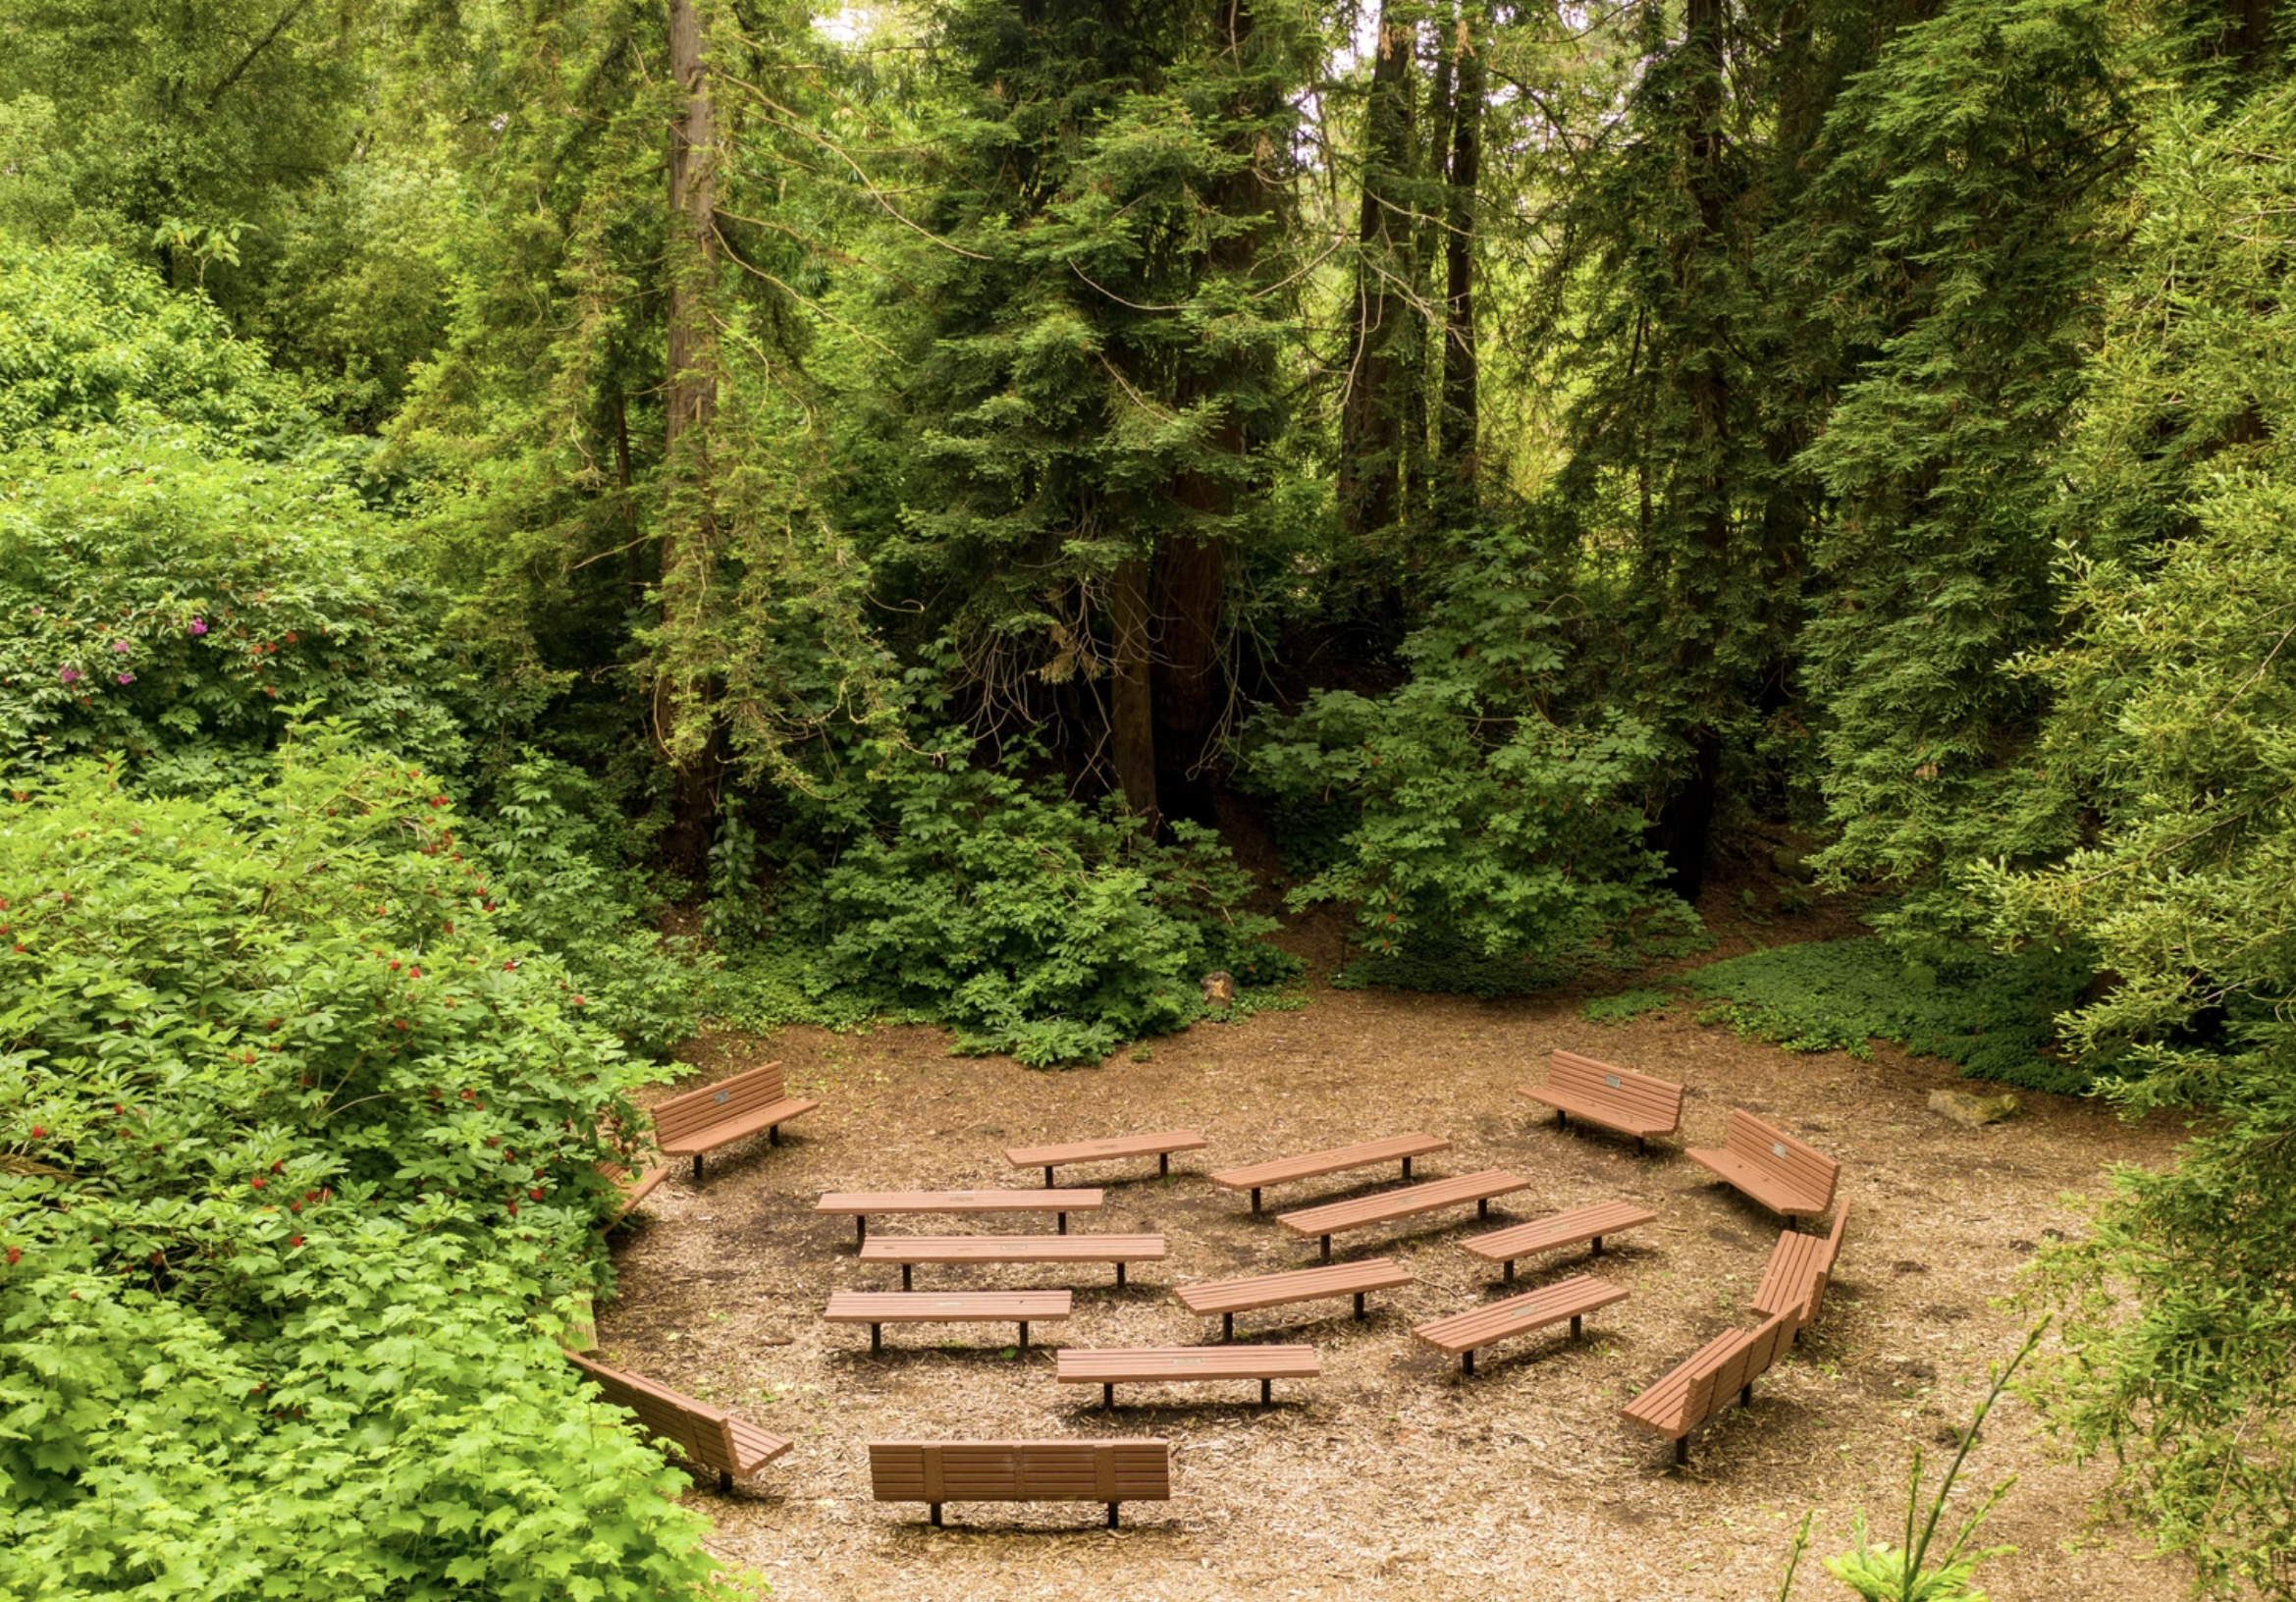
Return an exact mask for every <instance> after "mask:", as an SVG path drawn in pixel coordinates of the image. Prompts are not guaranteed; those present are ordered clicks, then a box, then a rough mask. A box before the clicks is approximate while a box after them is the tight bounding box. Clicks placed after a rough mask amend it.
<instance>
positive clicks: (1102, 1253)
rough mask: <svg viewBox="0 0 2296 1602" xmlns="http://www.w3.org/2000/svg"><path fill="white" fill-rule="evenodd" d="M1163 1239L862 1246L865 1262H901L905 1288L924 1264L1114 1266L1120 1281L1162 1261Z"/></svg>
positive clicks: (876, 1242) (876, 1239) (967, 1239)
mask: <svg viewBox="0 0 2296 1602" xmlns="http://www.w3.org/2000/svg"><path fill="white" fill-rule="evenodd" d="M1165 1250H1166V1249H1165V1244H1164V1237H1163V1236H1161V1235H878V1236H873V1237H872V1238H870V1239H869V1240H866V1241H863V1242H862V1243H861V1260H862V1261H863V1262H897V1263H899V1264H900V1265H901V1289H902V1290H904V1291H905V1290H907V1289H909V1287H910V1284H911V1276H910V1270H911V1269H912V1268H913V1267H914V1266H915V1265H916V1264H918V1263H921V1262H980V1263H1013V1262H1112V1263H1114V1264H1115V1265H1116V1283H1117V1284H1118V1285H1119V1286H1121V1285H1122V1284H1123V1283H1124V1271H1125V1267H1126V1265H1127V1264H1130V1263H1135V1262H1161V1261H1162V1260H1163V1259H1164V1255H1165Z"/></svg>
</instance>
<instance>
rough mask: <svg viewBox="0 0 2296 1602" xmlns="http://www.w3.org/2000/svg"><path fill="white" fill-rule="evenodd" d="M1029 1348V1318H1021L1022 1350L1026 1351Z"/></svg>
mask: <svg viewBox="0 0 2296 1602" xmlns="http://www.w3.org/2000/svg"><path fill="white" fill-rule="evenodd" d="M1028 1349H1029V1324H1028V1320H1027V1319H1025V1318H1024V1319H1022V1320H1021V1350H1022V1351H1023V1352H1026V1351H1027V1350H1028Z"/></svg>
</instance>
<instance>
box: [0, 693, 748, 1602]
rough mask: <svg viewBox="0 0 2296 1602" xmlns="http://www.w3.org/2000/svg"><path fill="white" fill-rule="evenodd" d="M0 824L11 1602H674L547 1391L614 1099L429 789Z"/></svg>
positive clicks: (1, 1464)
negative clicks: (393, 1600) (510, 1601)
mask: <svg viewBox="0 0 2296 1602" xmlns="http://www.w3.org/2000/svg"><path fill="white" fill-rule="evenodd" d="M120 777H121V775H120V773H119V771H118V770H116V769H111V768H106V767H104V766H100V765H97V764H94V763H76V764H69V765H63V766H60V767H55V768H51V769H49V770H48V771H46V772H45V773H44V774H39V775H37V776H32V775H28V774H26V775H20V776H18V777H16V778H15V779H14V781H13V782H11V783H9V784H8V785H7V786H6V788H5V791H4V792H0V942H5V943H4V944H0V1020H5V1022H4V1024H0V1245H4V1247H5V1264H4V1266H0V1527H5V1529H6V1530H7V1537H6V1539H5V1540H0V1594H5V1595H9V1596H20V1597H27V1598H40V1599H57V1602H64V1599H78V1598H83V1597H85V1598H93V1597H96V1596H121V1595H133V1596H150V1597H159V1596H163V1595H164V1596H185V1595H190V1596H199V1597H202V1598H215V1599H237V1598H255V1597H293V1598H298V1599H305V1598H336V1597H342V1598H349V1597H376V1596H392V1597H406V1598H434V1597H435V1598H446V1597H450V1596H453V1597H465V1596H490V1597H502V1598H533V1599H535V1602H542V1599H545V1598H550V1599H556V1598H560V1597H582V1598H616V1597H629V1598H639V1597H659V1596H662V1595H664V1594H667V1593H673V1592H681V1591H690V1590H692V1589H693V1588H694V1587H696V1586H697V1585H700V1584H702V1583H704V1582H705V1581H706V1580H707V1578H708V1576H709V1575H710V1573H711V1572H712V1568H713V1565H712V1563H711V1560H710V1559H709V1558H708V1556H707V1554H706V1553H705V1552H703V1550H702V1549H701V1547H700V1545H699V1534H700V1528H701V1526H700V1525H699V1522H697V1521H696V1520H694V1519H693V1518H692V1517H691V1516H689V1515H687V1514H685V1513H683V1512H681V1511H680V1510H679V1509H677V1508H676V1507H675V1506H674V1505H673V1504H671V1503H668V1502H667V1501H665V1500H664V1498H663V1495H662V1493H663V1492H664V1491H665V1490H668V1489H672V1488H674V1487H675V1486H677V1485H678V1484H680V1483H682V1480H681V1479H680V1477H679V1476H678V1475H677V1474H675V1473H673V1472H671V1471H669V1470H667V1468H665V1466H664V1463H663V1460H662V1458H661V1457H660V1456H659V1455H658V1453H657V1452H655V1451H654V1450H653V1449H651V1448H649V1447H646V1446H643V1445H641V1444H640V1443H639V1442H638V1441H637V1440H635V1439H634V1438H633V1437H632V1436H631V1435H630V1434H629V1433H628V1432H627V1430H626V1428H625V1427H624V1425H623V1423H622V1422H621V1421H620V1419H621V1415H618V1414H617V1413H614V1411H612V1410H609V1409H606V1408H603V1407H601V1406H598V1405H596V1404H594V1403H593V1402H591V1401H590V1400H589V1399H588V1398H587V1395H586V1393H585V1392H584V1391H583V1390H582V1389H581V1388H580V1387H579V1386H578V1385H577V1384H576V1382H575V1379H574V1376H573V1374H572V1372H571V1370H570V1369H569V1368H568V1366H567V1365H566V1364H565V1363H564V1362H563V1361H562V1360H561V1358H560V1357H559V1355H558V1353H557V1351H556V1349H555V1347H556V1343H555V1340H554V1336H555V1335H556V1333H557V1331H558V1330H559V1328H560V1327H561V1324H560V1321H559V1319H560V1314H561V1312H562V1310H563V1308H565V1306H566V1301H565V1299H566V1298H567V1297H569V1296H570V1295H572V1294H573V1293H575V1292H577V1291H582V1290H590V1289H594V1288H596V1287H598V1286H599V1285H600V1284H601V1283H602V1281H603V1279H604V1276H605V1273H606V1268H605V1262H604V1255H603V1253H602V1252H601V1251H600V1249H599V1245H598V1235H597V1229H598V1225H599V1223H600V1221H601V1218H602V1216H603V1207H604V1201H605V1198H604V1197H603V1195H602V1193H603V1191H604V1189H605V1187H604V1185H603V1182H602V1181H601V1180H600V1178H599V1177H598V1175H597V1173H596V1171H595V1168H594V1164H595V1163H596V1162H597V1161H598V1160H599V1159H600V1158H601V1157H603V1156H605V1155H606V1154H607V1152H608V1150H609V1148H608V1146H607V1144H606V1137H607V1134H608V1132H609V1130H610V1128H611V1127H612V1126H613V1125H614V1124H615V1123H616V1122H617V1121H619V1120H622V1119H626V1118H628V1117H630V1116H631V1115H632V1114H631V1108H630V1106H629V1104H628V1103H627V1102H626V1101H625V1099H624V1098H623V1095H622V1088H623V1086H624V1085H625V1083H626V1082H627V1081H628V1079H629V1076H630V1067H629V1065H628V1063H627V1061H626V1059H625V1058H624V1057H623V1055H622V1053H621V1051H620V1050H619V1048H618V1047H617V1046H616V1045H615V1044H614V1041H612V1040H611V1039H610V1038H609V1037H608V1036H607V1035H606V1034H605V1033H604V1032H602V1031H600V1030H599V1029H597V1028H596V1027H594V1026H592V1025H591V1024H589V1023H588V1022H587V1021H585V1019H584V1018H583V1015H582V1014H583V1008H584V1001H585V998H584V997H583V996H581V995H580V994H579V993H578V992H577V991H576V990H575V989H574V988H572V986H571V983H570V981H569V980H568V978H567V976H566V975H565V973H564V972H563V970H562V969H561V967H560V966H559V965H558V964H557V963H556V962H555V961H553V960H551V959H550V958H549V957H547V956H546V955H544V954H543V953H541V952H538V951H536V950H535V949H534V948H533V947H532V946H530V945H528V944H526V943H524V942H522V941H517V940H513V939H507V938H505V937H504V936H503V934H501V933H500V932H498V930H497V929H496V928H495V927H494V922H495V916H496V914H495V913H494V911H493V910H491V909H492V908H493V907H494V906H495V904H496V896H497V894H498V887H497V886H496V885H495V884H493V883H492V882H491V881H489V880H488V879H487V877H486V874H485V871H484V870H483V869H482V868H480V867H479V866H478V865H477V864H476V863H475V862H473V861H471V860H469V859H468V858H467V857H466V856H465V854H463V853H462V852H461V849H460V847H461V843H462V841H461V833H460V829H459V828H458V825H457V818H456V814H455V812H454V809H453V807H452V806H450V805H448V804H447V800H446V797H445V796H443V795H441V794H439V793H438V791H437V789H436V786H435V780H433V779H430V778H426V777H425V776H423V774H422V771H421V770H420V769H418V768H416V767H413V766H402V765H400V764H398V763H395V762H388V761H382V760H372V759H363V758H360V757H358V756H355V755H354V754H352V752H351V750H350V749H349V745H348V737H347V734H346V733H345V732H344V731H343V730H341V729H333V730H323V731H320V732H319V733H318V734H316V735H314V736H311V737H309V739H308V740H307V743H305V744H301V745H291V747H290V748H289V749H288V751H287V752H286V753H285V755H284V757H283V760H282V762H281V765H280V768H279V771H278V774H277V776H276V778H275V779H273V780H271V781H269V782H267V783H265V784H263V785H261V786H259V787H250V788H247V789H244V790H225V791H222V792H220V793H218V794H216V795H214V796H212V797H207V798H196V799H195V798H188V797H165V796H156V795H153V794H150V793H148V792H138V791H135V790H133V789H131V788H129V787H127V786H126V785H124V784H123V783H121V781H120Z"/></svg>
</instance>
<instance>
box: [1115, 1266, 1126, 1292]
mask: <svg viewBox="0 0 2296 1602" xmlns="http://www.w3.org/2000/svg"><path fill="white" fill-rule="evenodd" d="M1116 1288H1117V1289H1118V1290H1120V1291H1121V1290H1122V1289H1124V1264H1122V1263H1121V1262H1120V1263H1118V1264H1117V1265H1116Z"/></svg>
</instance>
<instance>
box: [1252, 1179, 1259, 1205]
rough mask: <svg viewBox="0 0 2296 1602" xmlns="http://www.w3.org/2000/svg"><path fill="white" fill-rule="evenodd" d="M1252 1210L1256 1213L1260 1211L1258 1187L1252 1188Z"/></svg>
mask: <svg viewBox="0 0 2296 1602" xmlns="http://www.w3.org/2000/svg"><path fill="white" fill-rule="evenodd" d="M1252 1210H1253V1211H1254V1212H1257V1211H1258V1210H1259V1187H1258V1186H1256V1185H1255V1186H1253V1187H1252Z"/></svg>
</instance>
